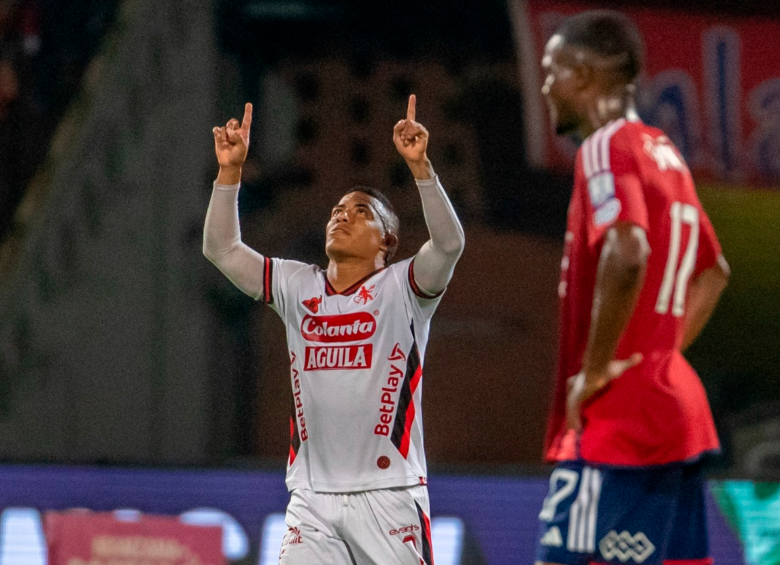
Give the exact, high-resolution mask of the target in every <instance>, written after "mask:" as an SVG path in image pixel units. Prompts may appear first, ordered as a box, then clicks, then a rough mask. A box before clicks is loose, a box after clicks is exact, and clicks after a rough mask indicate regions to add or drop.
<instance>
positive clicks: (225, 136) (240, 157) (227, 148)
mask: <svg viewBox="0 0 780 565" xmlns="http://www.w3.org/2000/svg"><path fill="white" fill-rule="evenodd" d="M251 126H252V104H251V103H249V102H247V103H246V106H244V118H243V120H242V121H241V123H240V124H239V123H238V120H237V119H235V118H233V119H232V120H230V121H228V123H227V124H225V126H224V127H221V128H219V127H215V128H214V129H213V130H212V131H213V132H214V151H215V152H216V154H217V162H219V166H220V167H224V168H241V166H243V164H244V161H246V155H247V152H248V151H249V129H250V127H251Z"/></svg>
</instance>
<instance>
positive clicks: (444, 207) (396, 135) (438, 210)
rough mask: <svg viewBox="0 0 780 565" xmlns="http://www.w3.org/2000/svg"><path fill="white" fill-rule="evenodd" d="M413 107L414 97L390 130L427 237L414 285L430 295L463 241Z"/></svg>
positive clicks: (447, 274) (448, 274) (441, 285)
mask: <svg viewBox="0 0 780 565" xmlns="http://www.w3.org/2000/svg"><path fill="white" fill-rule="evenodd" d="M416 103H417V97H416V96H415V95H414V94H412V95H411V96H410V97H409V105H408V107H407V110H406V119H404V120H400V121H399V122H398V123H397V124H396V125H395V127H394V128H393V142H394V143H395V147H396V149H398V153H400V154H401V156H402V157H403V158H404V160H405V161H406V164H407V165H408V166H409V169H410V170H411V171H412V175H414V179H415V181H416V182H417V188H418V190H419V191H420V199H421V200H422V207H423V214H424V216H425V223H426V225H427V227H428V234H429V235H430V239H429V240H428V241H426V242H425V243H424V244H423V246H422V247H421V248H420V251H419V252H418V253H417V256H416V257H415V260H414V278H415V283H416V284H417V286H418V287H419V288H420V289H421V290H423V291H424V292H426V293H428V294H431V295H433V294H437V293H439V292H441V291H442V290H444V289H445V288H446V287H447V284H448V283H449V282H450V279H451V278H452V273H453V271H454V269H455V264H456V263H457V262H458V258H460V255H461V253H463V246H464V244H465V238H464V234H463V228H462V227H461V225H460V221H458V217H457V215H456V214H455V210H454V209H453V208H452V204H451V203H450V200H449V198H448V197H447V193H446V192H444V188H443V187H442V185H441V183H440V182H439V177H438V176H437V175H436V173H435V172H434V170H433V166H432V165H431V161H430V160H429V159H428V154H427V149H428V138H429V135H428V130H427V129H425V127H424V126H423V125H422V124H420V123H419V122H417V121H415V117H416V116H415V114H416Z"/></svg>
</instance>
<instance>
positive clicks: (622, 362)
mask: <svg viewBox="0 0 780 565" xmlns="http://www.w3.org/2000/svg"><path fill="white" fill-rule="evenodd" d="M641 362H642V354H641V353H634V354H633V355H631V357H629V358H628V359H616V360H613V361H610V362H609V365H607V370H606V371H605V372H604V374H600V375H586V374H585V372H584V371H581V372H579V373H577V374H576V375H574V376H573V377H570V378H569V380H568V381H566V386H567V389H568V392H567V395H566V423H567V424H568V427H569V428H571V429H573V430H575V431H577V432H580V431H582V405H583V404H584V403H585V402H587V401H588V400H589V399H590V398H591V397H593V395H594V394H596V393H597V392H599V391H600V390H602V389H603V388H604V387H605V386H607V385H608V384H609V383H610V382H612V381H613V380H615V379H617V378H618V377H620V376H621V375H623V373H625V372H626V371H628V370H629V369H630V368H632V367H634V366H636V365H638V364H639V363H641Z"/></svg>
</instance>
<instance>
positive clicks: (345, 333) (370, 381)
mask: <svg viewBox="0 0 780 565" xmlns="http://www.w3.org/2000/svg"><path fill="white" fill-rule="evenodd" d="M413 268H414V264H413V260H412V259H407V260H405V261H401V262H399V263H396V264H394V265H391V266H390V267H388V268H386V269H382V270H381V271H378V272H376V273H374V274H373V275H371V276H369V277H368V278H367V279H365V280H363V281H361V282H359V283H357V284H355V285H353V287H351V288H350V289H347V290H345V291H343V292H342V293H340V294H337V293H335V292H334V291H333V289H332V288H331V287H330V285H329V283H328V281H327V278H326V276H325V271H323V270H322V269H320V268H319V267H317V266H314V265H307V264H304V263H299V262H297V261H286V260H281V259H266V264H265V272H264V283H265V284H264V296H265V297H266V298H265V300H266V301H267V302H268V303H269V304H270V305H271V307H272V308H273V309H274V310H275V311H276V312H277V313H278V314H279V315H280V316H281V318H282V320H283V321H284V323H285V326H286V329H287V344H288V348H289V351H290V360H291V380H292V390H293V406H294V413H293V414H292V421H291V432H292V441H291V446H290V457H289V461H288V467H287V481H286V482H287V488H288V489H289V490H293V489H296V488H305V489H311V490H315V491H319V492H355V491H362V490H371V489H379V488H388V487H398V486H411V485H419V484H421V483H424V482H425V477H426V473H427V470H426V463H425V453H424V448H423V428H422V366H423V358H424V355H425V346H426V344H427V341H428V333H429V327H430V319H431V316H432V315H433V312H434V311H435V309H436V306H437V305H438V303H439V301H440V296H437V297H431V296H427V295H425V294H424V293H423V292H421V291H420V290H419V289H418V288H417V287H416V285H415V283H414V276H413ZM269 290H270V292H269Z"/></svg>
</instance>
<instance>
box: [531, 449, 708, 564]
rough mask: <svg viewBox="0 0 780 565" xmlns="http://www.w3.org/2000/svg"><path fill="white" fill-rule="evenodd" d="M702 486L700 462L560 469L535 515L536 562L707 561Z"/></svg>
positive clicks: (570, 465) (578, 463) (574, 465)
mask: <svg viewBox="0 0 780 565" xmlns="http://www.w3.org/2000/svg"><path fill="white" fill-rule="evenodd" d="M704 488H705V480H704V474H703V472H702V469H701V464H699V463H691V464H686V463H674V464H670V465H662V466H655V467H643V468H620V467H600V466H595V465H594V466H590V465H587V464H586V463H584V462H581V461H570V462H565V463H561V464H559V465H558V466H557V467H556V468H555V469H554V470H553V472H552V474H551V475H550V490H549V493H548V494H547V498H545V499H544V504H543V505H542V511H541V512H540V513H539V521H540V528H539V537H538V541H537V549H536V559H537V561H543V562H547V563H560V564H562V565H588V564H590V563H615V564H618V563H619V564H621V565H624V564H626V563H641V564H643V565H662V564H663V563H665V562H666V563H670V562H671V563H675V562H678V563H679V564H680V565H683V564H684V565H707V564H709V563H712V560H711V559H710V558H709V543H708V540H707V520H706V515H705V507H704Z"/></svg>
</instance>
